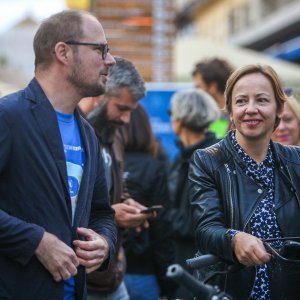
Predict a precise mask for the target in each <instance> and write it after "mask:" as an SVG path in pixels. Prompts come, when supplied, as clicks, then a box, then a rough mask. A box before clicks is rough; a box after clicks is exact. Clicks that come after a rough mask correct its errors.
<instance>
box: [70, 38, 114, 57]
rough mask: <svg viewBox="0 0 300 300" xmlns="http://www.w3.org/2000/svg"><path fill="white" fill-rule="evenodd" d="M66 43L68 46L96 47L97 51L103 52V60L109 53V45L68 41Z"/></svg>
mask: <svg viewBox="0 0 300 300" xmlns="http://www.w3.org/2000/svg"><path fill="white" fill-rule="evenodd" d="M65 43H66V44H67V45H78V46H94V47H96V49H99V50H100V51H101V54H102V59H103V60H104V59H105V58H106V57H107V53H108V51H109V48H108V44H101V43H99V44H96V43H82V42H75V41H67V42H65Z"/></svg>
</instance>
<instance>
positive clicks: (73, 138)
mask: <svg viewBox="0 0 300 300" xmlns="http://www.w3.org/2000/svg"><path fill="white" fill-rule="evenodd" d="M56 115H57V120H58V125H59V129H60V134H61V137H62V142H63V145H64V152H65V157H66V164H67V173H68V184H69V192H70V197H71V207H72V223H73V221H74V216H75V212H76V205H77V196H78V192H79V187H80V183H81V178H82V173H83V168H84V163H85V155H84V149H83V146H82V143H81V138H80V131H79V128H78V124H77V121H76V118H75V116H74V114H63V113H60V112H56ZM64 300H75V280H74V277H71V278H70V279H69V280H65V285H64Z"/></svg>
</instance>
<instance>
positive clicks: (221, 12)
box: [194, 0, 249, 41]
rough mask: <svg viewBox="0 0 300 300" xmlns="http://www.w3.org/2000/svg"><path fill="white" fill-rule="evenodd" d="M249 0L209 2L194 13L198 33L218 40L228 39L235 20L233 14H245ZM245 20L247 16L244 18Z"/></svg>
mask: <svg viewBox="0 0 300 300" xmlns="http://www.w3.org/2000/svg"><path fill="white" fill-rule="evenodd" d="M248 2H249V1H248V0H224V1H223V0H217V1H216V0H215V1H209V3H208V4H207V5H205V6H203V7H201V9H198V11H196V12H195V14H194V20H195V24H196V28H197V34H198V35H199V36H201V37H210V38H212V39H213V40H216V41H226V40H228V37H229V35H230V33H231V26H230V21H233V20H232V19H233V18H232V17H233V14H234V15H235V18H237V16H236V15H241V16H242V14H243V10H244V8H245V7H246V6H248ZM243 19H244V20H245V18H243Z"/></svg>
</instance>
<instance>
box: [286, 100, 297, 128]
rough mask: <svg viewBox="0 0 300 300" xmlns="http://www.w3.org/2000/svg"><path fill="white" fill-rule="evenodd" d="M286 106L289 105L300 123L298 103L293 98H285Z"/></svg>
mask: <svg viewBox="0 0 300 300" xmlns="http://www.w3.org/2000/svg"><path fill="white" fill-rule="evenodd" d="M286 104H288V105H289V107H290V108H291V110H292V111H293V113H294V114H295V116H296V118H297V120H298V122H299V123H300V102H299V100H297V98H296V97H295V96H293V95H292V96H289V97H287V98H286Z"/></svg>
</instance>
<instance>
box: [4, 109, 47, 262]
mask: <svg viewBox="0 0 300 300" xmlns="http://www.w3.org/2000/svg"><path fill="white" fill-rule="evenodd" d="M12 143H13V136H12V133H11V131H10V126H9V122H8V119H7V117H6V116H5V113H4V111H3V109H2V107H1V106H0V157H1V159H0V177H1V176H5V175H4V172H5V168H6V164H7V162H8V161H9V160H10V155H11V152H12ZM16 184H17V183H16ZM4 197H5V192H3V193H2V196H1V198H0V245H1V246H0V254H1V255H5V256H7V257H9V258H11V259H14V260H16V261H18V262H19V263H20V264H22V265H26V263H27V262H28V261H29V260H30V259H31V258H32V256H33V255H34V253H35V250H36V248H37V247H38V245H39V243H40V241H41V239H42V237H43V234H44V231H45V230H44V229H43V228H42V227H40V226H38V225H36V224H31V223H27V222H24V221H23V220H21V219H19V218H16V217H14V216H12V215H10V214H9V210H10V209H9V207H10V203H8V201H9V199H8V198H4ZM12 205H13V204H12Z"/></svg>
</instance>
